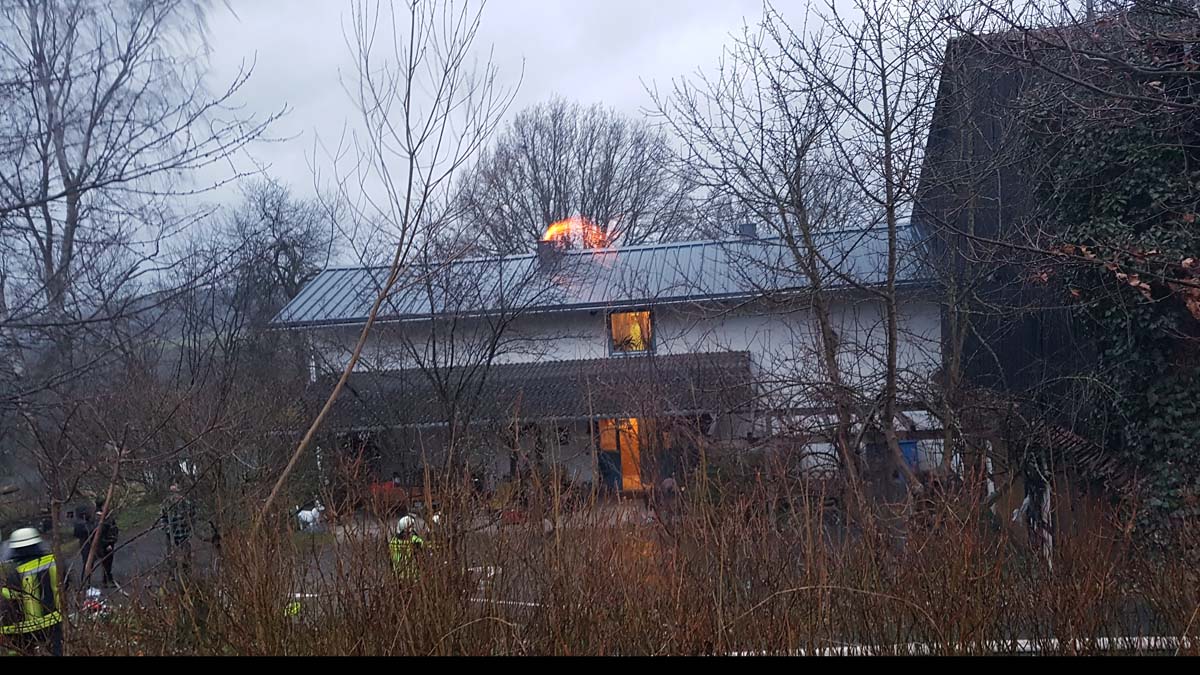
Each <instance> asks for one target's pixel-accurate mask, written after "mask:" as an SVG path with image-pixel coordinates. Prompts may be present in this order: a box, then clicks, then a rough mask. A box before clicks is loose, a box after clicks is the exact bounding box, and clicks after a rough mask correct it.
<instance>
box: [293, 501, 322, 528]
mask: <svg viewBox="0 0 1200 675" xmlns="http://www.w3.org/2000/svg"><path fill="white" fill-rule="evenodd" d="M324 511H325V507H324V506H322V505H321V500H319V499H318V500H317V501H316V502H314V503H313V507H312V508H311V509H301V508H300V507H299V506H297V507H296V521H297V522H298V523H299V524H300V531H301V532H307V531H311V530H314V529H316V528H317V526H318V525H320V524H321V513H322V512H324Z"/></svg>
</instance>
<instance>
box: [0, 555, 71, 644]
mask: <svg viewBox="0 0 1200 675" xmlns="http://www.w3.org/2000/svg"><path fill="white" fill-rule="evenodd" d="M17 575H18V576H19V577H20V579H21V587H20V588H19V589H18V588H9V587H7V586H6V587H4V588H0V597H3V598H4V600H7V601H9V602H14V603H17V606H18V607H19V608H20V610H21V614H22V615H23V618H22V619H21V621H18V622H17V623H15V624H11V625H5V626H0V634H4V635H14V634H18V633H32V632H33V631H36V630H42V629H43V628H49V627H50V626H53V625H54V624H56V623H58V622H60V621H62V613H61V612H60V611H59V609H60V608H61V605H60V604H59V599H58V566H57V565H55V564H54V556H52V555H44V556H42V557H40V558H37V559H35V560H30V561H28V562H25V563H22V564H20V565H18V566H17Z"/></svg>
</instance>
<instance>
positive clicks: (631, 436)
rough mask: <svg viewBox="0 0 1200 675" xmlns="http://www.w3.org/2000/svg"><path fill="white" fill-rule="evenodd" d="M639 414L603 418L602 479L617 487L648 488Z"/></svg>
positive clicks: (601, 430)
mask: <svg viewBox="0 0 1200 675" xmlns="http://www.w3.org/2000/svg"><path fill="white" fill-rule="evenodd" d="M638 426H639V425H638V420H637V418H624V419H607V420H600V424H599V427H600V450H599V458H598V459H599V464H600V466H599V469H600V481H601V483H602V484H604V485H605V487H608V488H609V489H612V490H616V491H622V492H623V491H636V490H642V489H644V487H645V486H644V484H643V483H642V452H641V450H642V447H641V435H640V433H639V430H638Z"/></svg>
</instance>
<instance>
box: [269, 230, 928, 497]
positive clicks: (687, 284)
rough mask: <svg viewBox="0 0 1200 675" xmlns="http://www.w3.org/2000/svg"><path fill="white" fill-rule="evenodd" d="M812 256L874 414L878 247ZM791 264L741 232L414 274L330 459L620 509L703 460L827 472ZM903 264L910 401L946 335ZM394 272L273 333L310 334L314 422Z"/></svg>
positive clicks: (426, 260)
mask: <svg viewBox="0 0 1200 675" xmlns="http://www.w3.org/2000/svg"><path fill="white" fill-rule="evenodd" d="M815 246H816V248H817V249H818V251H819V253H820V259H821V260H822V261H825V268H824V269H823V273H822V274H821V286H822V289H821V292H822V293H823V294H824V297H826V298H827V299H828V301H829V305H830V311H831V315H832V318H833V319H834V323H835V325H836V326H837V327H838V332H839V354H838V358H839V360H840V362H841V363H842V364H843V368H842V370H843V374H844V377H845V379H846V383H847V384H848V385H849V386H851V387H853V388H854V390H855V391H856V392H857V395H858V396H859V397H860V398H861V399H862V400H863V401H864V402H865V404H864V410H866V409H867V408H870V407H871V406H872V404H871V401H873V400H874V398H875V397H877V396H878V392H879V391H881V387H882V381H883V380H882V378H883V373H884V370H883V368H884V363H885V359H886V353H885V352H886V349H885V344H886V343H885V342H884V339H885V330H884V317H885V314H884V305H883V303H882V301H881V296H880V293H879V290H880V288H882V287H883V285H884V284H885V282H886V273H885V272H886V264H887V239H886V232H884V231H881V230H877V229H863V230H845V231H836V232H835V231H830V232H826V233H823V234H821V235H820V236H819V237H818V238H817V240H816V242H815ZM802 254H803V251H801V250H798V249H797V248H795V246H793V245H789V244H788V243H787V242H785V241H783V240H780V239H770V238H759V237H757V236H755V235H754V233H753V232H746V231H743V232H742V233H741V234H740V235H739V236H737V237H733V238H730V239H723V240H709V241H689V242H673V243H661V244H651V245H640V246H627V247H610V248H570V247H569V246H564V245H563V244H562V243H561V242H539V244H538V249H537V251H536V253H531V254H527V255H516V256H506V257H492V258H463V259H454V258H452V257H451V258H448V259H446V258H434V257H432V256H430V257H418V258H417V259H415V260H413V261H411V262H410V263H409V264H408V265H406V266H405V268H404V270H403V272H402V274H401V277H400V279H399V280H398V281H397V282H396V283H395V284H394V285H393V286H392V288H391V290H390V292H389V293H388V295H387V296H386V298H385V299H384V301H383V303H382V304H381V306H380V310H379V312H378V314H377V321H376V324H375V326H374V328H373V329H372V331H371V335H370V339H369V340H368V343H367V346H366V349H365V350H364V353H363V357H362V360H361V361H360V364H359V368H358V371H357V372H355V373H354V374H353V375H352V376H351V378H350V380H349V383H348V386H347V388H346V390H345V391H344V392H343V394H342V395H341V397H340V398H339V400H338V401H337V403H336V404H335V407H334V409H333V410H332V414H331V416H330V417H329V418H328V420H327V433H328V434H329V438H328V439H327V440H326V441H325V443H324V444H323V447H325V448H329V447H333V446H337V445H338V441H337V440H336V438H335V437H336V436H337V435H338V434H342V435H344V436H346V437H349V436H353V437H354V438H357V439H360V442H361V443H363V444H365V445H370V446H371V457H372V460H373V463H374V471H375V472H377V473H378V474H381V475H383V476H388V475H392V474H399V475H400V476H404V475H406V474H415V473H419V472H420V469H421V466H422V465H423V463H427V462H429V461H430V459H431V458H438V459H439V461H440V460H446V461H450V458H451V456H453V458H454V461H462V462H466V463H468V464H470V465H471V466H472V467H473V468H481V469H482V471H483V472H484V473H487V474H489V475H490V476H491V478H492V479H493V480H500V479H502V477H512V476H516V475H520V474H521V473H522V472H523V471H532V470H535V469H536V468H537V467H539V466H540V467H552V468H556V469H559V470H561V472H562V475H563V476H564V477H566V478H568V479H571V480H574V481H580V482H588V483H592V484H598V485H601V486H604V487H607V488H611V489H613V490H615V491H638V490H642V489H644V488H645V487H646V486H647V485H651V484H654V483H655V482H656V481H658V480H660V479H662V478H663V477H665V476H666V475H671V474H675V473H678V472H679V471H680V470H681V469H682V468H683V467H684V466H686V464H687V462H688V461H689V460H690V459H693V458H694V456H695V454H696V453H697V452H698V448H699V447H700V446H713V447H718V446H719V447H722V448H728V449H739V448H740V449H741V450H748V449H751V448H755V447H759V446H761V445H762V444H763V443H764V442H765V441H766V440H767V439H769V438H771V437H773V436H778V435H780V434H782V433H786V434H787V435H789V436H792V437H802V438H803V440H804V442H803V443H802V444H801V445H802V447H803V448H805V449H807V450H806V451H807V452H809V453H810V454H811V455H812V457H811V458H810V460H811V461H810V463H813V462H819V461H821V460H822V457H827V453H828V447H829V446H828V443H827V442H825V441H826V440H827V439H825V438H824V437H823V436H822V434H823V428H824V427H825V426H828V414H827V413H828V410H829V404H828V395H829V385H828V378H827V377H825V376H824V375H823V374H822V368H821V366H820V364H821V363H822V360H821V358H820V349H821V344H820V339H819V333H818V330H817V328H816V325H815V322H814V320H813V316H812V306H811V300H812V294H813V293H814V290H813V287H812V283H811V282H812V279H811V278H810V276H809V275H805V274H802V273H801V272H800V271H798V269H799V268H798V266H797V264H796V260H797V256H798V255H802ZM901 262H902V264H901V265H900V269H899V272H898V275H897V288H898V289H899V291H900V295H901V298H902V301H901V303H900V314H901V317H900V336H901V337H900V341H901V345H900V350H899V352H898V357H899V362H900V368H901V377H902V379H903V380H904V384H905V386H906V391H907V390H908V389H911V390H914V391H915V390H919V389H920V388H921V387H922V386H925V385H926V384H927V383H928V382H929V380H930V378H931V377H932V375H933V373H934V371H935V370H936V369H937V367H938V365H939V362H940V319H939V310H938V306H937V304H936V300H935V299H934V298H932V297H930V296H929V294H928V293H927V292H926V291H927V286H928V284H927V283H926V281H925V279H924V278H923V276H922V274H921V271H920V268H919V266H918V265H917V264H916V256H912V255H902V256H901ZM388 271H389V270H387V269H385V268H372V267H342V268H330V269H327V270H325V271H323V272H322V273H321V274H319V275H318V276H317V277H316V278H315V279H313V280H312V281H311V282H310V283H309V284H308V285H307V286H306V287H305V288H304V289H303V290H302V291H301V293H300V294H299V295H298V296H297V297H296V298H294V299H293V300H292V301H291V302H290V303H289V304H288V305H287V306H286V307H284V309H283V310H282V311H281V312H280V313H279V315H278V316H277V317H276V319H275V323H276V325H278V326H280V327H283V328H288V329H293V330H302V331H305V332H306V333H307V334H308V335H309V336H311V339H312V345H313V354H314V361H313V386H312V403H313V405H314V412H315V407H317V406H319V405H320V403H323V402H324V397H325V396H327V395H328V392H329V391H330V389H331V387H332V384H333V382H335V381H336V378H337V376H338V375H339V374H340V372H341V370H342V368H344V366H345V363H346V362H347V359H348V358H349V353H350V350H351V349H352V347H353V345H354V344H355V341H356V339H357V338H358V336H359V334H360V332H361V330H362V327H363V325H364V323H365V322H366V320H367V316H368V314H369V311H370V308H371V306H372V304H373V302H374V301H375V300H376V298H377V297H378V295H379V292H380V290H381V289H382V288H383V287H384V285H385V282H386V279H387V275H388ZM867 416H868V413H866V412H864V420H865V418H866V417H867ZM822 447H824V450H822ZM422 458H424V459H422Z"/></svg>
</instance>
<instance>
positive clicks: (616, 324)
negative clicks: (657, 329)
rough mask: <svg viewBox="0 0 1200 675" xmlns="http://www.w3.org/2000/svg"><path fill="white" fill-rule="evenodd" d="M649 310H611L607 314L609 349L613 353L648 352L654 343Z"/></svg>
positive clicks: (652, 325)
mask: <svg viewBox="0 0 1200 675" xmlns="http://www.w3.org/2000/svg"><path fill="white" fill-rule="evenodd" d="M653 331H654V322H653V321H652V317H651V316H650V310H648V309H644V310H638V311H633V312H612V313H611V314H609V315H608V333H609V338H610V343H609V349H610V351H611V352H612V353H614V354H638V353H645V352H649V351H651V350H652V349H653V345H654V332H653Z"/></svg>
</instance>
